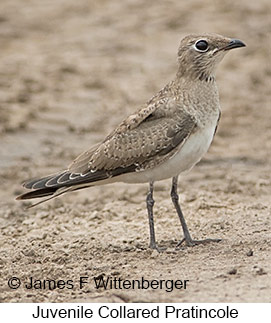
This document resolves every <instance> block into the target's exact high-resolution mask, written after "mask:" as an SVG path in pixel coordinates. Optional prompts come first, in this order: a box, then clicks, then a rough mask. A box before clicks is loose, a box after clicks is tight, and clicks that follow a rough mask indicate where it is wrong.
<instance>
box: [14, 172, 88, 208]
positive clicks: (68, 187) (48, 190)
mask: <svg viewBox="0 0 271 323" xmlns="http://www.w3.org/2000/svg"><path fill="white" fill-rule="evenodd" d="M70 175H71V173H69V172H67V171H64V172H61V173H58V174H53V175H50V176H46V177H43V178H38V179H37V178H36V179H31V180H29V181H26V182H24V183H23V187H25V188H27V189H32V191H30V192H27V193H23V194H21V195H19V196H17V197H16V200H28V199H34V198H41V197H46V196H49V197H47V198H45V199H43V200H41V201H39V202H37V203H35V204H31V205H30V206H28V207H27V209H28V208H31V207H33V206H36V205H39V204H41V203H43V202H46V201H48V200H51V199H53V198H55V197H57V196H59V195H62V194H64V193H66V192H68V191H76V190H79V189H82V188H85V187H89V186H90V185H86V184H85V185H82V184H81V183H78V185H74V186H73V184H74V183H73V182H74V180H75V179H77V176H75V174H73V175H74V177H73V178H72V179H71V178H70ZM78 176H80V175H78ZM71 182H72V184H71ZM80 184H81V185H80Z"/></svg>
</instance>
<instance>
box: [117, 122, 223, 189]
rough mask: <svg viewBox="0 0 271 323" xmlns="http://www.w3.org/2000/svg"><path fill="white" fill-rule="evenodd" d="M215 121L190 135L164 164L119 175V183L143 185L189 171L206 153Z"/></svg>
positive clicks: (212, 134)
mask: <svg viewBox="0 0 271 323" xmlns="http://www.w3.org/2000/svg"><path fill="white" fill-rule="evenodd" d="M216 125H217V119H216V120H215V122H212V123H209V125H208V126H205V127H204V128H202V129H198V130H197V131H196V132H195V133H194V134H192V135H190V136H189V138H188V139H187V140H186V141H185V143H184V144H183V145H181V146H180V149H179V151H178V152H177V153H176V154H175V155H173V156H172V157H171V158H169V159H168V160H167V161H165V162H164V163H162V164H160V165H158V166H156V167H155V168H153V169H148V170H145V171H140V172H136V173H129V174H124V175H121V176H120V177H121V178H120V181H123V182H126V183H145V182H150V181H160V180H163V179H166V178H171V177H174V176H177V175H178V174H180V173H182V172H184V171H188V170H190V169H191V168H192V167H193V166H194V165H195V164H196V163H198V162H199V161H200V160H201V158H202V156H203V155H204V154H205V153H206V152H207V150H208V148H209V147H210V144H211V142H212V140H213V137H214V133H215V129H216Z"/></svg>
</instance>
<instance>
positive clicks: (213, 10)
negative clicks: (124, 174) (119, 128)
mask: <svg viewBox="0 0 271 323" xmlns="http://www.w3.org/2000/svg"><path fill="white" fill-rule="evenodd" d="M270 11H271V2H270V1H269V0H258V1H255V2H252V1H245V0H241V1H233V0H232V1H211V0H206V1H204V2H203V1H201V0H191V1H180V0H168V1H157V0H156V1H144V0H125V1H109V0H101V1H94V0H93V1H87V0H82V1H77V2H76V1H73V0H57V1H56V0H44V1H35V0H24V1H23V0H1V12H0V43H1V50H0V104H1V107H0V176H1V177H0V178H1V188H0V189H1V191H0V194H1V201H0V203H1V204H0V205H1V208H0V226H1V236H0V282H1V283H0V300H1V301H2V302H63V301H68V302H102V301H108V302H123V301H127V302H270V301H271V234H270V231H271V222H270V210H271V201H270V195H271V185H270V184H271V177H270V173H271V166H270V164H271V127H270V118H271V113H270V101H271V95H270V84H271V66H270V53H271V50H270V30H271V21H270ZM202 31H204V32H216V33H220V34H223V35H226V36H229V37H235V38H240V39H241V40H243V41H244V42H246V43H247V47H246V48H244V49H240V50H235V51H232V52H231V53H230V54H228V55H227V57H226V58H225V59H224V61H223V63H222V64H221V66H220V68H219V71H218V75H217V79H218V84H219V88H220V96H221V106H222V118H221V122H220V125H219V129H218V132H217V135H216V137H215V140H214V142H213V144H212V146H211V149H210V150H209V152H208V154H207V155H206V156H205V158H204V159H203V160H202V162H201V163H199V164H198V165H197V166H196V167H195V168H194V169H193V170H192V171H191V172H190V173H189V174H187V175H184V176H181V178H180V191H181V192H182V194H181V203H182V207H183V211H184V214H185V217H186V219H187V222H188V225H189V227H190V230H191V233H192V234H193V237H194V238H205V237H213V238H217V237H219V238H222V239H223V240H222V242H220V243H218V244H209V245H206V246H196V247H193V248H188V247H182V248H181V249H180V250H178V251H176V250H175V248H174V246H175V244H176V243H177V242H178V241H179V239H180V238H181V237H182V232H181V228H180V225H179V222H178V218H177V215H176V213H175V211H174V209H173V206H172V204H171V200H170V198H169V191H170V184H171V182H170V180H167V181H162V182H159V183H157V184H156V186H155V200H156V204H155V226H156V234H157V240H158V242H159V245H161V246H165V247H166V248H167V249H166V251H165V252H163V253H160V254H159V253H157V252H156V251H151V250H149V249H148V248H147V247H148V243H149V241H148V239H149V232H148V222H147V214H146V209H145V194H146V191H147V185H125V184H121V183H120V184H113V185H108V186H106V187H102V186H101V187H95V188H92V189H88V190H85V191H82V192H78V193H74V194H71V195H67V196H64V197H63V198H61V199H57V200H55V201H51V202H49V203H46V204H43V205H40V206H38V207H36V208H33V209H30V210H25V208H24V207H25V206H26V205H27V204H28V202H25V203H22V202H18V201H15V200H14V198H15V196H16V195H17V194H19V193H22V191H23V189H22V188H21V186H20V183H21V182H22V181H23V180H24V179H28V178H30V177H36V176H42V175H47V174H48V173H52V172H55V171H58V170H60V169H63V168H65V167H66V166H67V165H68V164H69V163H70V162H71V161H72V159H73V158H74V157H76V155H77V154H78V153H80V152H81V151H83V150H85V149H87V148H88V147H90V146H91V145H92V144H94V143H96V142H97V141H99V140H102V139H103V137H104V136H105V135H107V134H108V133H109V132H110V131H111V130H112V129H113V128H114V126H116V125H117V124H118V123H119V122H121V121H122V120H123V119H124V117H125V116H127V115H128V114H129V113H131V112H133V111H134V110H135V109H137V107H138V106H139V105H140V104H142V103H144V102H145V101H146V100H147V99H149V98H150V97H151V96H152V95H153V94H154V93H155V92H156V91H157V90H159V89H160V88H161V87H162V86H164V85H165V83H166V82H167V81H169V80H170V79H171V78H172V77H173V75H174V73H175V70H176V51H177V47H178V44H179V41H180V39H181V38H182V37H183V36H185V35H186V34H188V33H191V32H202ZM101 275H104V277H108V276H111V277H116V278H121V279H139V278H141V277H144V278H145V279H150V280H151V279H159V280H161V279H174V280H176V279H182V280H185V279H186V280H189V283H188V285H187V288H186V290H184V289H182V290H174V291H172V292H167V291H166V290H165V289H162V290H143V291H142V290H138V289H135V290H116V289H113V290H106V291H105V290H101V289H99V290H96V289H95V288H94V284H93V281H92V280H93V278H94V277H97V276H100V277H101ZM13 276H14V277H18V278H20V279H21V282H22V285H21V287H19V288H18V289H14V290H13V289H10V288H9V287H8V279H9V278H10V277H13ZM80 276H88V277H89V282H90V283H89V284H87V285H86V286H84V288H82V289H80V288H79V287H78V284H77V283H78V280H79V277H80ZM30 277H33V279H36V280H44V279H54V280H64V281H67V280H73V281H74V282H76V284H75V286H74V288H71V289H68V288H63V289H60V288H56V289H54V290H44V289H27V288H26V287H25V286H24V283H25V282H27V281H28V280H29V279H30Z"/></svg>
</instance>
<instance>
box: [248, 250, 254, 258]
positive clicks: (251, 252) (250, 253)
mask: <svg viewBox="0 0 271 323" xmlns="http://www.w3.org/2000/svg"><path fill="white" fill-rule="evenodd" d="M247 256H248V257H251V256H253V250H251V249H250V250H249V251H248V252H247Z"/></svg>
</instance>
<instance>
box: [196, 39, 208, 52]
mask: <svg viewBox="0 0 271 323" xmlns="http://www.w3.org/2000/svg"><path fill="white" fill-rule="evenodd" d="M208 47H209V45H208V43H207V41H206V40H198V41H197V42H196V43H195V48H196V49H197V50H198V51H200V52H206V51H207V49H208Z"/></svg>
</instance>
